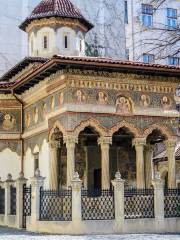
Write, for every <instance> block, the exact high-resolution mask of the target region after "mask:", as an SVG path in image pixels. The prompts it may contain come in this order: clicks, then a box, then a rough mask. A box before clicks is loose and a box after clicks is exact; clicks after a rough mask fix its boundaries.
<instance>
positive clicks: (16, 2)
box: [0, 0, 39, 75]
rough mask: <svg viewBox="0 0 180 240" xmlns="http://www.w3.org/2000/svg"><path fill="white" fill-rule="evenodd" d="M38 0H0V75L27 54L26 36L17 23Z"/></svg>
mask: <svg viewBox="0 0 180 240" xmlns="http://www.w3.org/2000/svg"><path fill="white" fill-rule="evenodd" d="M38 2H39V0H0V75H2V74H3V73H4V72H5V71H7V70H8V69H9V68H10V67H12V66H13V65H14V64H16V63H17V62H18V61H20V59H22V58H24V56H26V55H27V44H28V41H27V36H26V34H25V33H23V32H22V31H21V30H20V29H19V28H18V25H19V24H20V23H21V22H22V20H23V19H24V18H25V17H26V16H27V15H28V14H29V13H30V12H31V11H32V8H33V7H34V6H35V5H36V4H37V3H38Z"/></svg>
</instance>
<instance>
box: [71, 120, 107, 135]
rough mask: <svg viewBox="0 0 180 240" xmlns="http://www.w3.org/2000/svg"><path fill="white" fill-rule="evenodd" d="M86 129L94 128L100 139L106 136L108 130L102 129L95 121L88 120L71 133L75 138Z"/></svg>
mask: <svg viewBox="0 0 180 240" xmlns="http://www.w3.org/2000/svg"><path fill="white" fill-rule="evenodd" d="M86 127H92V128H94V129H95V130H96V131H97V133H99V135H100V136H101V137H103V136H108V130H107V129H106V128H105V127H102V126H101V124H100V123H99V121H97V120H96V119H92V118H91V119H88V120H85V121H83V122H81V123H80V124H79V125H78V126H77V127H76V128H75V129H74V131H73V134H74V135H75V137H78V136H79V134H80V132H82V131H83V130H84V129H85V128H86Z"/></svg>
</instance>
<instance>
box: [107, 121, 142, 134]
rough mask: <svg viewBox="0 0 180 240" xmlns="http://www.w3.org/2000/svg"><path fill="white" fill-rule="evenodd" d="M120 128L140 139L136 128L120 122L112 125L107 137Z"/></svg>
mask: <svg viewBox="0 0 180 240" xmlns="http://www.w3.org/2000/svg"><path fill="white" fill-rule="evenodd" d="M120 128H127V129H128V130H129V131H130V132H132V133H133V134H134V137H142V133H141V130H140V129H139V128H137V127H135V126H134V125H133V124H131V123H128V122H126V121H122V122H120V123H117V124H116V125H114V126H113V127H112V128H111V129H110V131H109V135H110V136H112V135H113V134H114V133H115V132H117V131H118V130H119V129H120Z"/></svg>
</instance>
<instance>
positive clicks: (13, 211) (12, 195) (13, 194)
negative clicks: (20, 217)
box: [10, 186, 16, 215]
mask: <svg viewBox="0 0 180 240" xmlns="http://www.w3.org/2000/svg"><path fill="white" fill-rule="evenodd" d="M10 214H11V215H16V187H13V186H11V188H10Z"/></svg>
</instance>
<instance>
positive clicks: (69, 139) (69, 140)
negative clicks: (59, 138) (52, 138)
mask: <svg viewBox="0 0 180 240" xmlns="http://www.w3.org/2000/svg"><path fill="white" fill-rule="evenodd" d="M64 143H66V146H73V145H75V144H76V143H78V138H77V137H75V136H72V135H69V136H66V137H65V138H64Z"/></svg>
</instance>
